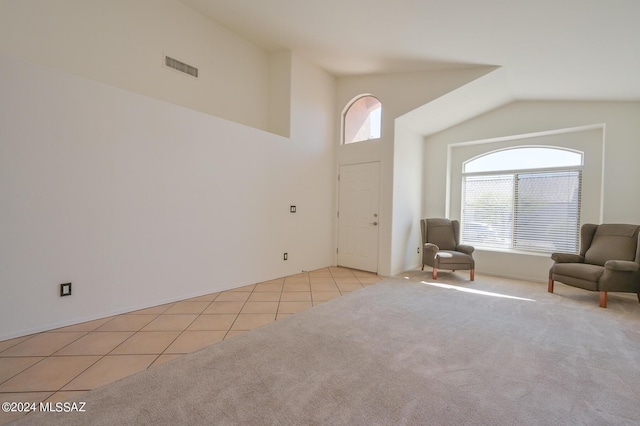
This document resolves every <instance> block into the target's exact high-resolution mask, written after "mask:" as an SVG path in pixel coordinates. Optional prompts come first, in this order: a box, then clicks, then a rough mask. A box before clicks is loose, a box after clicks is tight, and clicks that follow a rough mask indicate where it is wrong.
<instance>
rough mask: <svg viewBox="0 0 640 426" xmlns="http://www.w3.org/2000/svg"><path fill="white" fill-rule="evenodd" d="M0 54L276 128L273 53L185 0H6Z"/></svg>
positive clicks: (0, 16)
mask: <svg viewBox="0 0 640 426" xmlns="http://www.w3.org/2000/svg"><path fill="white" fill-rule="evenodd" d="M0 54H4V55H8V56H12V57H16V58H22V59H24V60H26V61H28V62H31V63H35V64H40V65H44V66H48V67H52V68H55V69H61V70H65V71H67V72H69V73H72V74H75V75H78V76H82V77H86V78H89V79H92V80H96V81H99V82H103V83H106V84H109V85H112V86H115V87H120V88H123V89H125V90H129V91H132V92H136V93H140V94H143V95H146V96H150V97H153V98H156V99H160V100H164V101H167V102H171V103H173V104H177V105H182V106H185V107H187V108H191V109H195V110H197V111H201V112H205V113H207V114H211V115H215V116H218V117H222V118H225V119H228V120H232V121H235V122H238V123H241V124H245V125H248V126H251V127H255V128H258V129H262V130H270V129H269V116H268V108H269V99H268V97H269V84H270V82H269V66H270V63H269V60H270V58H269V55H268V54H267V52H265V51H264V50H262V49H260V48H258V47H256V46H254V45H252V44H250V43H249V42H247V41H246V40H245V39H243V38H242V37H240V36H238V35H237V34H234V33H232V32H230V31H229V30H227V29H225V28H223V27H222V26H220V25H218V24H217V23H215V22H214V21H212V20H211V19H210V18H208V17H206V16H204V15H203V14H201V13H199V12H197V11H195V10H194V9H192V8H190V7H188V6H186V5H185V4H183V3H181V2H179V1H177V0H135V1H132V0H108V1H86V0H55V1H50V0H3V1H1V2H0ZM165 54H166V55H168V56H171V57H173V58H175V59H177V60H179V61H182V62H185V63H187V64H189V65H192V66H194V67H196V68H197V69H198V72H199V74H198V78H193V77H190V76H187V75H185V74H182V73H180V72H178V71H175V70H173V69H170V68H167V67H165V66H164V55H165Z"/></svg>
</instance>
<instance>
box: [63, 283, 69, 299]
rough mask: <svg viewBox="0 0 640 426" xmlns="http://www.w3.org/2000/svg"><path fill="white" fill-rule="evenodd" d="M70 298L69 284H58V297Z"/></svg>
mask: <svg viewBox="0 0 640 426" xmlns="http://www.w3.org/2000/svg"><path fill="white" fill-rule="evenodd" d="M64 296H71V283H64V284H60V297H64Z"/></svg>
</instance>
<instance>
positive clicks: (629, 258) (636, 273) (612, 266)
mask: <svg viewBox="0 0 640 426" xmlns="http://www.w3.org/2000/svg"><path fill="white" fill-rule="evenodd" d="M638 231H640V226H638V225H627V224H603V225H593V224H590V223H588V224H585V225H583V226H582V228H581V229H580V238H581V239H580V254H567V253H553V254H552V255H551V259H553V260H554V262H555V263H554V264H553V266H552V267H551V269H550V270H549V288H548V291H549V293H553V284H554V281H560V282H562V283H564V284H567V285H570V286H573V287H579V288H583V289H585V290H590V291H598V292H600V307H601V308H606V307H607V292H609V291H617V292H624V293H636V294H637V295H638V301H640V240H639V239H638Z"/></svg>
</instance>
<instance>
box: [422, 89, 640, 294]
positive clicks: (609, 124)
mask: <svg viewBox="0 0 640 426" xmlns="http://www.w3.org/2000/svg"><path fill="white" fill-rule="evenodd" d="M638 116H640V102H604V101H603V102H589V101H580V102H579V101H576V102H565V101H518V102H513V103H511V104H508V105H506V106H504V107H501V108H498V109H496V110H493V111H491V112H488V113H486V114H483V115H481V116H478V117H476V118H474V119H472V120H469V121H467V122H464V123H462V124H460V125H457V126H454V127H452V128H450V129H447V130H445V131H443V132H440V133H437V134H434V135H431V136H429V137H427V138H426V139H425V147H424V149H425V166H424V168H425V174H424V179H425V181H424V185H425V192H424V195H423V199H424V209H425V212H426V215H427V216H434V217H438V216H442V215H445V214H446V212H447V202H448V196H449V195H450V194H449V195H448V193H447V192H448V189H447V187H446V182H447V164H449V163H450V161H451V159H450V158H449V155H450V148H449V147H450V146H453V145H455V144H460V143H463V142H468V141H476V140H485V139H493V138H501V137H507V136H514V135H523V134H530V133H538V132H548V131H552V130H557V129H567V128H581V127H588V126H600V125H603V126H604V127H603V129H604V131H603V132H602V135H603V137H604V141H603V146H604V153H603V157H604V160H603V167H602V173H603V176H602V185H601V188H602V204H603V209H602V221H603V222H608V223H616V222H617V223H639V222H640V219H639V218H640V200H636V199H635V198H633V197H629V194H632V193H635V192H636V191H635V186H636V182H638V180H639V179H640V169H638V167H637V165H636V159H637V158H638V156H640V144H638V143H637V141H638V140H639V139H640V122H638V120H637V117H638ZM584 173H588V172H587V171H585V172H584ZM587 178H591V176H588V177H587ZM598 179H599V178H598ZM454 214H455V212H453V211H452V212H451V215H454ZM458 214H459V213H458ZM592 219H593V214H590V217H589V220H592ZM474 257H475V258H476V270H477V271H478V272H480V273H487V274H492V275H501V276H510V277H516V278H524V279H531V280H535V281H541V282H545V281H546V279H547V275H548V270H549V267H550V266H551V260H550V258H549V256H548V255H524V254H517V253H501V252H490V251H480V252H478V253H475V254H474Z"/></svg>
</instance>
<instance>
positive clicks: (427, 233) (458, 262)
mask: <svg viewBox="0 0 640 426" xmlns="http://www.w3.org/2000/svg"><path fill="white" fill-rule="evenodd" d="M420 228H421V230H422V270H424V265H428V266H431V267H432V268H433V279H434V280H436V279H438V269H447V270H452V271H455V270H456V269H460V270H467V269H468V270H469V271H470V272H469V279H470V280H471V281H473V280H474V273H475V265H476V264H475V261H474V260H473V256H472V253H473V250H474V248H473V247H471V246H469V245H466V244H460V222H458V221H457V220H449V219H422V220H421V221H420Z"/></svg>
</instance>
